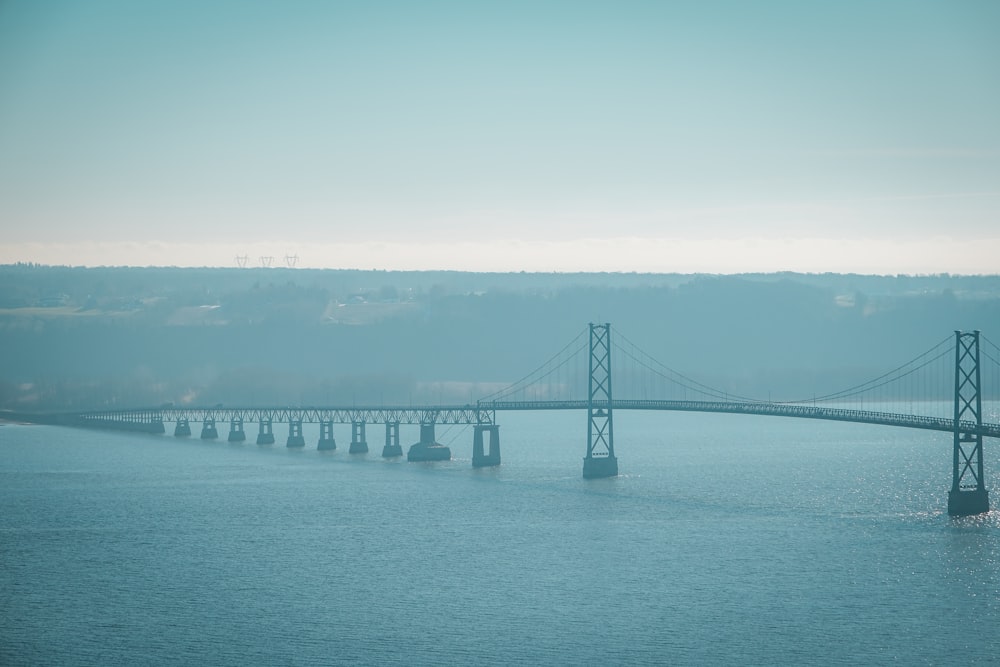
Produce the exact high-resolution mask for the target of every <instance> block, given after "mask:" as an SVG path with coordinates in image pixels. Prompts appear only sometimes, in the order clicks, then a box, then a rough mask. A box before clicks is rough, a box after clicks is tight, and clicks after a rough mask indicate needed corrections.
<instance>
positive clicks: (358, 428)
mask: <svg viewBox="0 0 1000 667" xmlns="http://www.w3.org/2000/svg"><path fill="white" fill-rule="evenodd" d="M347 453H348V454H367V453H368V442H367V441H366V440H365V423H364V422H358V421H352V422H351V447H350V449H348V450H347Z"/></svg>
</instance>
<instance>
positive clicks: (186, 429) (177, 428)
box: [174, 417, 191, 438]
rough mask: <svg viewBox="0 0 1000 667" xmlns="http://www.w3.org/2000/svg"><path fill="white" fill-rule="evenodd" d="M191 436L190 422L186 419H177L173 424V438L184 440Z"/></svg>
mask: <svg viewBox="0 0 1000 667" xmlns="http://www.w3.org/2000/svg"><path fill="white" fill-rule="evenodd" d="M190 435H191V422H189V421H188V418H187V417H178V418H177V423H176V424H174V437H177V438H186V437H188V436H190Z"/></svg>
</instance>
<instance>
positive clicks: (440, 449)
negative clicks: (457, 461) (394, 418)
mask: <svg viewBox="0 0 1000 667" xmlns="http://www.w3.org/2000/svg"><path fill="white" fill-rule="evenodd" d="M406 460H407V461H450V460H451V449H450V448H449V447H445V446H444V445H439V444H438V443H436V442H435V441H434V422H433V421H425V422H420V442H418V443H416V444H414V445H412V446H411V447H410V449H409V451H407V452H406Z"/></svg>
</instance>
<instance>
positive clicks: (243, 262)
mask: <svg viewBox="0 0 1000 667" xmlns="http://www.w3.org/2000/svg"><path fill="white" fill-rule="evenodd" d="M249 260H250V258H249V257H247V256H246V255H236V266H238V267H240V268H241V269H245V268H246V267H247V262H248V261H249Z"/></svg>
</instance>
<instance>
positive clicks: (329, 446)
mask: <svg viewBox="0 0 1000 667" xmlns="http://www.w3.org/2000/svg"><path fill="white" fill-rule="evenodd" d="M336 448H337V441H336V440H334V439H333V421H320V423H319V444H318V445H317V446H316V449H318V450H319V451H321V452H332V451H333V450H335V449H336Z"/></svg>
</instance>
